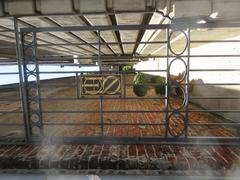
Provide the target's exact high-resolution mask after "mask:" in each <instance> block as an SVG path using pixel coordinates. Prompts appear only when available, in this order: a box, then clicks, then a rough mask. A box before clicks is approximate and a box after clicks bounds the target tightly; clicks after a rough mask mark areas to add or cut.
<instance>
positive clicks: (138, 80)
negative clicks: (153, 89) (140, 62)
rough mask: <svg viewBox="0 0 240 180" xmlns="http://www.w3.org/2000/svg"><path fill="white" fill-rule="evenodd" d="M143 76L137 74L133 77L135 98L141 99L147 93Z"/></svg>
mask: <svg viewBox="0 0 240 180" xmlns="http://www.w3.org/2000/svg"><path fill="white" fill-rule="evenodd" d="M144 82H145V81H144V74H142V73H140V72H138V73H137V74H136V75H135V76H134V80H133V83H134V86H133V91H134V93H135V95H136V96H139V97H142V96H145V95H146V93H147V91H148V86H147V85H145V84H142V83H144Z"/></svg>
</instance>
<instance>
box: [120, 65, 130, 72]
mask: <svg viewBox="0 0 240 180" xmlns="http://www.w3.org/2000/svg"><path fill="white" fill-rule="evenodd" d="M131 69H132V66H130V65H125V66H123V68H122V71H130V70H131Z"/></svg>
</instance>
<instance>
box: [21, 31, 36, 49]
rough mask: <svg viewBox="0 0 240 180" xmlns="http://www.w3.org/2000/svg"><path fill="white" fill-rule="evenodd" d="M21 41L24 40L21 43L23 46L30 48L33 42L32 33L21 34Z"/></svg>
mask: <svg viewBox="0 0 240 180" xmlns="http://www.w3.org/2000/svg"><path fill="white" fill-rule="evenodd" d="M30 37H31V39H30ZM23 40H24V42H23V43H24V44H23V45H24V46H31V45H33V40H34V37H33V33H32V32H28V33H24V34H23ZM27 40H28V41H27Z"/></svg>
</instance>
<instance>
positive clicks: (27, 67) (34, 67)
mask: <svg viewBox="0 0 240 180" xmlns="http://www.w3.org/2000/svg"><path fill="white" fill-rule="evenodd" d="M31 65H32V66H31ZM26 70H27V71H28V72H29V73H31V74H34V73H35V74H36V66H35V65H34V64H27V65H26Z"/></svg>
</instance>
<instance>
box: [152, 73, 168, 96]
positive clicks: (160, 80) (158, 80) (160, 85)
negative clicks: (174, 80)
mask: <svg viewBox="0 0 240 180" xmlns="http://www.w3.org/2000/svg"><path fill="white" fill-rule="evenodd" d="M150 82H151V83H155V84H156V85H155V86H154V88H155V92H156V94H159V95H164V94H165V78H164V77H162V76H152V77H151V79H150Z"/></svg>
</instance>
